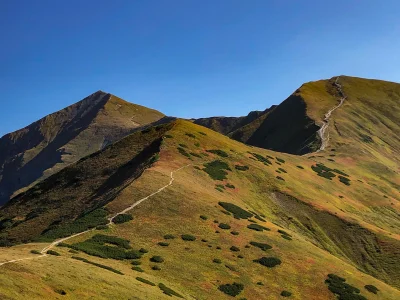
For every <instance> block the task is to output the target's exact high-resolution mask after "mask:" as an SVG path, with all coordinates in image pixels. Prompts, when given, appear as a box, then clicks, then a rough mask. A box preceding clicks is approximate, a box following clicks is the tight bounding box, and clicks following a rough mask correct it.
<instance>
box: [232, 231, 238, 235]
mask: <svg viewBox="0 0 400 300" xmlns="http://www.w3.org/2000/svg"><path fill="white" fill-rule="evenodd" d="M231 234H232V235H239V232H237V231H231Z"/></svg>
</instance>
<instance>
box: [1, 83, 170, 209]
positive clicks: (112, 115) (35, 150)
mask: <svg viewBox="0 0 400 300" xmlns="http://www.w3.org/2000/svg"><path fill="white" fill-rule="evenodd" d="M163 117H164V115H163V114H162V113H160V112H158V111H156V110H152V109H149V108H146V107H143V106H140V105H136V104H132V103H129V102H126V101H124V100H122V99H120V98H118V97H116V96H114V95H111V94H108V93H105V92H103V91H97V92H95V93H93V94H91V95H90V96H88V97H86V98H84V99H83V100H81V101H79V102H77V103H75V104H73V105H71V106H68V107H66V108H64V109H62V110H60V111H58V112H55V113H53V114H50V115H48V116H46V117H44V118H42V119H41V120H39V121H37V122H34V123H33V124H31V125H29V126H27V127H25V128H23V129H21V130H18V131H15V132H13V133H9V134H7V135H5V136H3V137H2V138H1V139H0V153H1V156H0V205H1V204H4V203H5V202H7V201H8V200H9V199H10V198H11V197H12V196H13V195H14V194H15V193H18V191H19V190H20V189H21V188H25V187H28V186H30V185H32V184H34V183H35V182H37V181H38V180H41V179H43V178H46V177H48V176H50V175H52V174H54V173H56V172H57V171H59V170H61V169H62V168H64V167H65V166H66V165H69V164H71V163H73V162H75V161H77V160H79V159H81V158H82V157H85V156H87V155H89V154H92V153H93V152H96V151H99V150H101V149H103V148H104V147H105V146H106V145H108V144H110V143H113V142H115V141H117V140H119V139H121V138H122V137H124V136H126V135H127V134H129V133H130V132H132V131H133V130H135V129H136V128H138V127H141V126H144V125H147V124H150V123H152V122H155V121H158V120H160V119H161V118H163Z"/></svg>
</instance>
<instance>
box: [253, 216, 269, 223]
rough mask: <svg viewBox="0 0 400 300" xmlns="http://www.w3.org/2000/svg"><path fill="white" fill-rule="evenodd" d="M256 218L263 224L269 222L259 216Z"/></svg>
mask: <svg viewBox="0 0 400 300" xmlns="http://www.w3.org/2000/svg"><path fill="white" fill-rule="evenodd" d="M254 218H256V219H257V220H260V221H261V222H267V220H265V219H263V218H261V217H260V216H259V215H255V216H254Z"/></svg>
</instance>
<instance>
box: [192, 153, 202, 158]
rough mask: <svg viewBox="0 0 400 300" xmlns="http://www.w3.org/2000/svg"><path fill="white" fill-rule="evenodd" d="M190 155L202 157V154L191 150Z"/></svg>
mask: <svg viewBox="0 0 400 300" xmlns="http://www.w3.org/2000/svg"><path fill="white" fill-rule="evenodd" d="M190 155H191V156H194V157H197V158H201V155H200V154H197V153H195V152H190Z"/></svg>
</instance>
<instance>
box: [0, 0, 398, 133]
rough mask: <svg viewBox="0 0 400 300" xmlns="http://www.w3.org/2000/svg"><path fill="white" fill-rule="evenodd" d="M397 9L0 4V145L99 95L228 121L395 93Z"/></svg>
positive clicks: (235, 3)
mask: <svg viewBox="0 0 400 300" xmlns="http://www.w3.org/2000/svg"><path fill="white" fill-rule="evenodd" d="M399 13H400V1H399V0H384V1H376V0H359V1H356V0H335V1H324V0H313V1H311V0H301V1H300V0H273V1H272V0H271V1H269V0H201V1H200V0H127V1H123V0H107V1H105V0H95V1H94V0H79V1H77V0H68V1H61V0H60V1H55V0H47V1H44V0H35V1H33V0H25V1H22V0H12V1H10V0H0V38H1V47H0V90H1V97H0V99H1V100H0V101H1V106H0V107H1V108H0V136H2V135H3V134H5V133H7V132H10V131H14V130H16V129H19V128H22V127H24V126H27V125H29V124H30V123H31V122H33V121H35V120H37V119H39V118H41V117H43V116H45V115H47V114H49V113H52V112H54V111H57V110H59V109H62V108H64V107H66V106H68V105H70V104H72V103H75V102H77V101H79V100H81V99H82V98H84V97H86V96H87V95H89V94H91V93H93V92H95V91H97V90H100V89H101V90H103V91H106V92H109V93H112V94H115V95H117V96H119V97H121V98H123V99H125V100H127V101H130V102H133V103H137V104H141V105H145V106H148V107H151V108H155V109H158V110H160V111H161V112H163V113H165V114H167V115H172V116H178V117H185V118H189V117H196V118H197V117H207V116H214V115H227V116H238V115H244V114H247V113H248V112H249V111H251V110H264V109H265V108H267V107H269V106H271V105H272V104H278V103H280V102H281V101H283V100H284V99H285V98H286V97H287V96H289V95H290V94H291V93H292V92H293V91H294V90H295V89H296V88H298V87H299V86H300V85H301V84H302V83H304V82H307V81H312V80H318V79H324V78H330V77H333V76H336V75H340V74H345V75H352V76H359V77H367V78H379V79H384V80H390V81H395V82H400V18H399Z"/></svg>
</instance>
